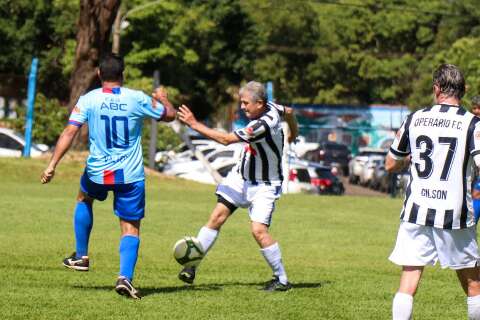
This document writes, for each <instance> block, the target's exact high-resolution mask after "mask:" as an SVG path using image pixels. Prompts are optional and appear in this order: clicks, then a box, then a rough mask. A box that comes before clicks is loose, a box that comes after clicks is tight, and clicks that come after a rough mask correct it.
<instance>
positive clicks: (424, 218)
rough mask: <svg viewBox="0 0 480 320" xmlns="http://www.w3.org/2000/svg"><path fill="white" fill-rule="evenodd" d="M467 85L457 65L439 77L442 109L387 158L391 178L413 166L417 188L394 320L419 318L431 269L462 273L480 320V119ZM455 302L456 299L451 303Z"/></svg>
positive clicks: (411, 191) (415, 125)
mask: <svg viewBox="0 0 480 320" xmlns="http://www.w3.org/2000/svg"><path fill="white" fill-rule="evenodd" d="M464 93H465V80H464V77H463V74H462V73H461V71H460V70H459V69H458V68H457V67H456V66H454V65H450V64H444V65H441V66H440V67H438V69H437V70H435V72H434V73H433V94H434V100H435V105H433V106H432V107H429V108H425V109H421V110H418V111H416V112H413V113H411V114H410V115H409V116H408V117H407V119H406V120H405V122H404V123H403V124H402V126H401V128H400V129H399V131H398V133H397V135H396V137H395V140H394V142H393V144H392V146H391V148H390V152H389V153H388V155H387V158H386V164H385V167H386V169H387V170H388V171H396V170H399V169H401V168H402V167H404V166H407V165H409V166H410V182H409V185H408V187H407V190H406V194H405V201H404V204H403V209H402V212H401V215H400V219H401V222H400V227H399V230H398V236H397V241H396V244H395V248H394V250H393V252H392V254H391V255H390V260H391V261H392V262H394V263H395V264H397V265H400V266H402V274H401V278H400V287H399V289H398V292H397V293H396V295H395V297H394V299H393V305H392V315H393V319H394V320H407V319H411V318H412V312H413V297H414V295H415V293H416V291H417V287H418V284H419V281H420V278H421V276H422V272H423V269H424V267H425V266H426V265H434V264H435V263H436V262H437V261H439V262H440V265H441V266H442V268H450V269H453V270H455V271H456V273H457V276H458V279H459V281H460V284H461V285H462V288H463V290H464V291H465V294H466V295H467V309H468V318H469V319H476V320H477V319H480V276H479V267H478V266H477V265H478V262H479V260H480V256H479V252H478V245H477V232H476V225H475V221H474V215H473V210H472V203H471V187H472V181H473V180H472V179H473V175H472V173H473V172H474V171H475V169H476V168H475V166H477V167H478V166H480V126H479V125H478V123H479V121H480V118H478V117H475V116H474V115H473V114H472V113H470V112H468V111H466V110H465V109H464V108H463V107H461V106H460V100H461V98H462V97H463V95H464ZM447 300H449V301H450V300H451V297H449V298H447Z"/></svg>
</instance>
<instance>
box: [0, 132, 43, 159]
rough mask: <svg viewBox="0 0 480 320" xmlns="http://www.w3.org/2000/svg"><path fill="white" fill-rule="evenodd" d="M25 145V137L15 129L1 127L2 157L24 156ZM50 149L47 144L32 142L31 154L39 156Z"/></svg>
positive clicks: (0, 148) (0, 152) (0, 149)
mask: <svg viewBox="0 0 480 320" xmlns="http://www.w3.org/2000/svg"><path fill="white" fill-rule="evenodd" d="M24 147H25V138H24V137H23V136H22V135H21V134H19V133H16V132H15V131H13V130H11V129H7V128H0V157H16V158H19V157H21V156H22V153H23V149H24ZM46 151H48V146H47V145H45V144H35V143H32V144H31V148H30V156H31V157H39V156H41V155H42V154H44V153H45V152H46Z"/></svg>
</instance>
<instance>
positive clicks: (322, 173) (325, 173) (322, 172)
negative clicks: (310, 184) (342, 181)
mask: <svg viewBox="0 0 480 320" xmlns="http://www.w3.org/2000/svg"><path fill="white" fill-rule="evenodd" d="M315 173H316V174H317V176H318V177H319V178H320V179H327V178H328V179H333V178H335V176H334V175H333V173H332V171H331V170H330V169H320V168H317V169H315Z"/></svg>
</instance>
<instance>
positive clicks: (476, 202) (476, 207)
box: [473, 199, 480, 223]
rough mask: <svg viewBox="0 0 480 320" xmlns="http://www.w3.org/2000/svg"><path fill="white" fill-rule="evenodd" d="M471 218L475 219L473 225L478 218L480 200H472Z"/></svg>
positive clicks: (479, 215) (479, 214)
mask: <svg viewBox="0 0 480 320" xmlns="http://www.w3.org/2000/svg"><path fill="white" fill-rule="evenodd" d="M473 216H474V217H475V223H477V222H478V218H479V217H480V199H473Z"/></svg>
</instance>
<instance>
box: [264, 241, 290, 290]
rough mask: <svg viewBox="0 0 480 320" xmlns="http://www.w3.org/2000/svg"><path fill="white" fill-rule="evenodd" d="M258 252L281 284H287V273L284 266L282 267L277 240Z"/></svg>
mask: <svg viewBox="0 0 480 320" xmlns="http://www.w3.org/2000/svg"><path fill="white" fill-rule="evenodd" d="M260 252H261V253H262V255H263V257H264V258H265V260H267V263H268V264H269V265H270V267H271V268H272V270H273V274H274V275H276V276H277V277H278V280H279V281H280V282H281V283H283V284H287V282H288V279H287V273H286V272H285V268H284V267H283V263H282V253H281V252H280V247H279V246H278V242H275V243H274V244H272V245H271V246H270V247H266V248H263V249H260Z"/></svg>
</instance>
